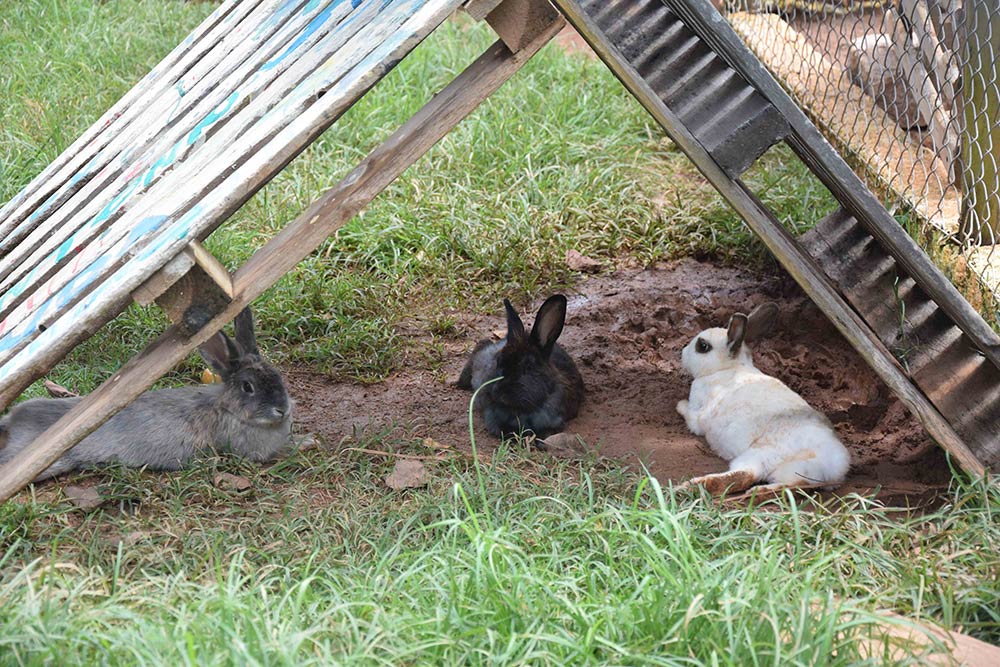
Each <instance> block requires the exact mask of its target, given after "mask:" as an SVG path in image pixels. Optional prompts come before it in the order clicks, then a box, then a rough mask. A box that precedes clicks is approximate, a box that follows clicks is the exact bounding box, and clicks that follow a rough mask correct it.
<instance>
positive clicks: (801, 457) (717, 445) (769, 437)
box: [677, 328, 850, 486]
mask: <svg viewBox="0 0 1000 667" xmlns="http://www.w3.org/2000/svg"><path fill="white" fill-rule="evenodd" d="M699 338H701V339H704V340H705V341H707V342H708V343H709V344H710V345H711V346H712V349H711V350H710V351H708V352H704V353H699V352H697V351H696V344H697V342H698V339H699ZM681 363H682V365H683V367H684V370H686V371H688V372H689V373H690V374H691V375H693V376H694V382H692V384H691V393H690V395H689V397H688V400H686V401H680V402H679V403H678V404H677V411H678V412H679V413H680V414H681V415H682V416H683V417H684V419H685V420H686V421H687V426H688V428H689V429H690V430H691V432H692V433H694V434H695V435H703V436H705V439H706V440H707V441H708V444H709V446H710V447H711V448H712V451H714V452H715V453H716V454H718V455H719V456H721V457H722V458H724V459H726V460H727V461H729V469H730V470H731V471H735V470H741V471H744V470H745V471H748V472H750V473H751V474H753V475H754V477H755V478H756V480H757V481H767V482H769V483H771V484H786V485H793V486H804V485H835V484H838V483H840V482H842V481H843V479H844V476H845V475H846V474H847V469H848V467H849V466H850V457H849V455H848V453H847V449H845V448H844V445H843V444H842V443H841V442H840V440H839V439H838V438H837V434H836V433H835V432H834V430H833V428H832V426H831V425H830V422H829V420H827V418H826V417H825V416H824V415H822V414H820V413H819V412H817V411H816V410H814V409H813V408H812V407H810V406H809V404H808V403H806V402H805V401H804V400H803V399H802V397H801V396H799V395H798V394H796V393H795V392H794V391H792V390H791V389H789V388H788V387H787V386H786V385H785V384H784V383H783V382H781V380H778V379H777V378H773V377H771V376H769V375H765V374H764V373H761V372H760V371H759V370H757V368H756V367H755V366H754V365H753V358H752V355H751V353H750V350H749V349H747V346H746V345H741V346H740V348H739V352H738V354H737V355H736V356H735V357H733V356H731V355H730V353H729V350H728V348H727V346H726V329H722V328H714V329H707V330H705V331H703V332H701V333H700V334H698V336H696V337H695V338H694V339H693V340H692V341H691V342H690V343H688V345H687V346H686V347H685V348H684V351H683V352H682V353H681Z"/></svg>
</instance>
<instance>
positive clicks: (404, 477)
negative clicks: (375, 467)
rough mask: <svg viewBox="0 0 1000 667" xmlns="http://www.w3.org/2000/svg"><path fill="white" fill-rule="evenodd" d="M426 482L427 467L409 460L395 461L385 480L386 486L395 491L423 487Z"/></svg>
mask: <svg viewBox="0 0 1000 667" xmlns="http://www.w3.org/2000/svg"><path fill="white" fill-rule="evenodd" d="M427 481H428V476H427V467H426V466H424V464H423V463H421V462H420V461H414V460H411V459H399V460H398V461H396V465H395V467H393V469H392V472H391V473H390V474H389V476H388V477H386V478H385V483H386V485H387V486H388V487H389V488H390V489H395V490H396V491H402V490H403V489H410V488H416V487H418V486H425V485H426V484H427Z"/></svg>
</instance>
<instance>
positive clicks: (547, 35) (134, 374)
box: [0, 23, 559, 502]
mask: <svg viewBox="0 0 1000 667" xmlns="http://www.w3.org/2000/svg"><path fill="white" fill-rule="evenodd" d="M558 31H559V24H558V23H554V24H553V25H552V27H551V29H550V30H547V31H545V32H543V33H542V34H540V35H539V36H538V37H537V38H536V39H535V41H533V42H532V43H530V44H528V45H527V46H525V48H524V49H522V50H521V51H518V52H517V53H511V52H510V50H509V49H508V48H507V47H506V46H505V45H504V44H503V43H502V42H497V43H495V44H494V45H493V46H492V47H490V48H489V49H488V50H487V51H486V52H485V53H484V54H483V55H482V56H480V57H479V58H478V59H477V60H476V61H475V62H474V63H472V64H471V65H470V66H469V67H468V68H466V70H465V71H464V72H462V73H461V74H460V75H458V77H456V78H455V80H454V81H452V82H451V83H450V84H448V86H447V87H445V89H444V90H442V91H441V92H440V93H439V94H438V95H436V96H435V97H434V98H433V99H431V100H430V102H428V103H427V104H426V105H425V106H424V107H423V108H422V109H421V110H420V111H419V112H417V114H416V115H414V116H413V118H411V119H410V120H409V121H407V122H406V123H405V124H404V125H403V126H402V127H400V128H399V129H398V130H397V131H396V132H395V133H394V134H393V135H392V136H391V137H389V139H387V140H386V141H385V143H383V144H382V145H381V146H379V147H378V148H376V149H375V150H374V151H373V152H372V153H371V154H370V155H369V156H368V157H367V158H365V160H363V161H362V162H361V163H360V164H359V165H358V166H357V167H356V168H355V169H354V170H353V171H352V172H351V173H350V174H349V175H348V176H347V177H346V178H345V179H344V180H342V181H341V182H340V183H339V184H338V185H337V186H335V187H334V188H332V189H331V190H329V191H328V192H327V193H326V194H324V195H323V196H322V197H320V198H319V199H318V200H317V201H316V202H315V203H313V205H312V206H310V207H309V208H308V209H307V210H306V211H304V212H303V213H302V214H301V215H300V216H299V217H298V218H296V219H295V220H294V221H293V222H291V223H289V225H287V226H286V227H285V228H284V229H282V230H281V232H279V233H278V234H277V235H276V236H275V237H274V238H273V239H271V240H270V241H269V242H268V243H267V244H265V245H264V246H263V247H262V248H261V249H260V250H258V251H257V252H256V253H255V254H254V256H253V257H252V258H251V259H250V261H249V262H248V263H247V264H246V265H245V266H244V267H243V268H242V269H240V270H239V271H237V273H236V276H235V281H234V283H235V288H236V293H235V295H234V299H233V301H232V302H231V303H230V304H229V306H228V307H227V308H226V309H225V310H224V311H223V312H221V313H220V314H219V315H217V316H216V317H215V318H213V319H212V320H211V321H210V322H209V323H207V324H206V325H205V327H204V328H202V329H201V330H200V331H199V332H197V333H196V334H195V335H193V336H191V337H190V338H187V337H184V336H183V335H181V333H180V331H179V328H178V327H176V326H171V327H170V328H168V329H167V330H166V331H165V332H164V333H163V334H162V335H161V336H160V337H159V338H157V339H156V340H155V341H154V342H153V343H152V344H150V345H149V346H148V347H147V348H146V349H145V350H144V351H143V353H142V354H140V355H139V356H137V357H135V358H134V359H132V360H131V361H129V362H128V363H127V364H126V365H125V366H123V367H122V369H121V370H120V371H119V372H118V373H116V374H115V375H114V376H112V377H111V378H109V379H108V380H107V381H105V382H104V383H103V384H102V385H101V386H100V387H98V388H97V390H95V391H94V392H93V393H91V394H89V395H88V396H86V397H84V399H83V400H81V401H80V403H78V404H77V405H76V406H75V407H74V408H73V410H71V411H70V412H69V413H68V414H67V415H66V416H65V417H63V418H62V419H61V420H60V421H59V422H57V423H56V424H54V425H53V426H52V427H51V428H50V429H49V430H47V431H46V432H45V433H43V434H42V435H41V436H40V437H39V439H38V441H37V443H35V444H33V445H32V446H31V447H28V448H25V450H23V451H22V452H20V453H19V454H18V455H17V456H16V457H14V458H13V459H12V460H11V461H9V462H8V463H7V465H5V466H3V467H2V468H0V502H3V501H6V500H8V499H9V498H10V497H11V496H12V495H14V493H16V492H17V491H18V490H19V489H21V488H22V487H24V486H25V485H26V484H28V483H29V482H30V481H31V480H33V479H34V478H35V477H36V476H37V475H38V473H40V472H41V471H43V470H45V469H46V468H47V467H48V466H49V465H51V464H52V462H53V461H55V460H56V459H58V458H59V457H60V456H61V455H62V454H63V453H64V452H66V451H67V450H68V449H69V448H70V447H72V446H73V445H74V444H75V443H77V442H79V441H80V440H81V439H82V438H84V437H86V436H87V435H88V434H89V433H91V432H93V430H94V429H96V428H97V427H98V426H100V425H101V424H102V423H103V422H104V421H106V420H107V419H108V418H109V417H111V416H112V415H113V414H115V413H116V412H117V411H118V410H121V409H122V408H123V407H125V406H126V405H128V404H129V403H130V402H131V401H132V400H134V399H135V398H136V397H137V396H139V394H141V393H142V392H143V391H145V390H146V389H148V388H149V387H150V386H152V384H153V382H155V381H156V379H157V378H159V377H161V376H162V375H163V374H164V373H166V372H167V371H169V370H170V369H171V368H173V366H174V365H175V364H177V363H178V362H179V361H180V360H182V359H183V358H184V357H185V356H186V355H187V354H188V353H190V352H191V351H193V350H194V349H195V348H196V347H197V346H198V345H200V344H201V343H203V342H205V341H206V340H208V338H209V337H211V336H212V335H214V332H215V331H218V330H219V329H221V328H222V327H223V326H224V325H225V324H226V323H227V322H229V321H231V320H232V319H233V318H234V317H236V315H237V314H238V313H239V312H240V311H241V310H242V309H243V308H244V307H245V306H247V305H249V304H250V303H251V302H252V301H253V300H254V299H256V298H257V297H259V296H260V295H261V294H263V293H264V291H265V290H267V289H268V288H269V287H270V286H271V285H273V284H274V283H276V282H277V281H278V280H279V279H280V278H281V277H282V276H283V275H284V274H285V273H286V272H287V271H289V270H290V269H291V268H292V267H294V266H295V264H297V263H298V262H300V261H301V260H302V259H304V258H305V257H306V256H308V254H309V253H310V252H312V251H313V250H315V249H316V248H317V247H319V245H320V244H321V243H322V242H323V241H324V240H325V239H326V238H327V237H328V236H329V235H330V234H332V233H333V232H334V231H336V230H337V229H338V228H339V227H341V226H342V225H343V224H344V223H346V222H347V221H348V220H350V218H351V217H353V216H354V215H355V214H356V213H357V212H358V211H360V210H361V209H362V208H363V207H364V206H366V205H367V204H368V203H369V202H370V201H371V200H372V199H374V198H375V196H376V195H377V194H378V193H379V192H381V191H382V190H383V189H385V187H386V186H387V185H388V184H389V183H391V182H392V181H393V180H395V178H396V177H398V176H399V174H401V173H402V172H403V171H405V170H406V169H407V168H408V167H409V166H410V165H412V164H413V163H415V162H416V161H417V160H418V159H419V158H420V157H421V156H422V155H423V154H424V153H426V152H427V150H429V149H430V148H431V146H433V145H434V144H435V143H437V142H438V141H439V140H440V139H441V137H443V136H444V135H445V134H447V133H448V131H450V130H451V129H452V128H453V127H455V125H457V124H458V123H459V122H460V121H461V120H462V119H463V118H465V117H466V116H467V115H468V114H469V113H471V112H472V111H473V110H474V109H475V108H476V107H477V106H478V105H479V103H480V102H482V101H483V100H484V99H486V98H487V97H489V96H490V95H491V94H492V93H493V92H494V91H496V90H497V89H498V88H499V87H500V86H501V85H502V84H503V83H504V82H505V81H506V80H507V79H509V78H510V77H511V76H512V75H513V74H514V73H515V72H517V70H519V69H520V68H521V66H522V65H523V64H524V63H525V62H527V61H528V59H529V58H531V56H532V55H534V54H535V53H536V52H537V51H538V49H540V48H541V47H542V46H543V45H544V44H546V43H547V42H548V41H549V40H550V39H551V38H552V37H554V36H555V34H556V33H557V32H558ZM20 384H21V387H20V388H18V387H17V385H15V384H13V383H6V385H5V386H4V388H3V390H2V391H0V404H2V405H7V404H8V403H9V402H10V401H11V400H12V399H13V397H14V396H16V395H17V393H20V391H22V390H23V389H24V387H26V386H27V385H26V384H24V378H22V379H21V381H20Z"/></svg>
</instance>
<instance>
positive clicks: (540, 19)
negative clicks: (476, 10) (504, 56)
mask: <svg viewBox="0 0 1000 667" xmlns="http://www.w3.org/2000/svg"><path fill="white" fill-rule="evenodd" d="M562 20H563V19H562V17H561V16H560V15H559V12H557V11H556V10H555V8H553V7H552V5H551V4H549V1H548V0H503V2H501V3H500V4H499V5H497V7H496V9H494V10H492V11H491V12H490V13H489V14H488V15H487V16H486V22H487V23H489V24H490V27H491V28H493V30H494V31H495V32H496V34H497V35H498V36H499V37H500V39H502V40H503V41H504V43H505V44H506V45H507V48H509V49H510V50H511V51H518V50H519V49H522V48H524V47H525V46H526V45H527V44H529V43H530V42H531V41H532V40H533V39H534V38H535V37H536V36H538V34H539V33H541V32H542V31H544V30H547V29H549V28H551V26H552V24H553V23H554V22H556V21H558V22H559V24H560V25H562Z"/></svg>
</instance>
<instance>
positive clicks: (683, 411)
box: [677, 398, 688, 419]
mask: <svg viewBox="0 0 1000 667" xmlns="http://www.w3.org/2000/svg"><path fill="white" fill-rule="evenodd" d="M677 413H678V414H680V416H681V417H684V419H687V418H688V402H687V399H686V398H685V399H684V400H682V401H677Z"/></svg>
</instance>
